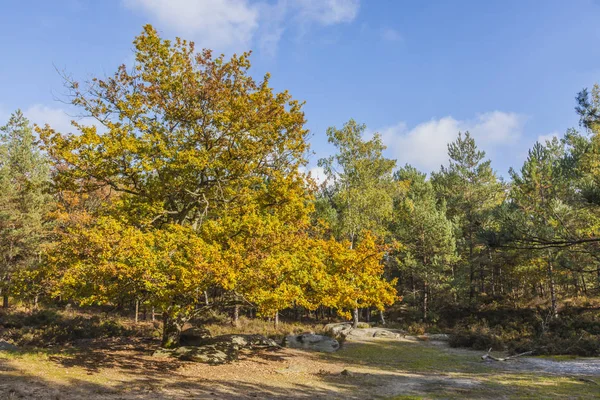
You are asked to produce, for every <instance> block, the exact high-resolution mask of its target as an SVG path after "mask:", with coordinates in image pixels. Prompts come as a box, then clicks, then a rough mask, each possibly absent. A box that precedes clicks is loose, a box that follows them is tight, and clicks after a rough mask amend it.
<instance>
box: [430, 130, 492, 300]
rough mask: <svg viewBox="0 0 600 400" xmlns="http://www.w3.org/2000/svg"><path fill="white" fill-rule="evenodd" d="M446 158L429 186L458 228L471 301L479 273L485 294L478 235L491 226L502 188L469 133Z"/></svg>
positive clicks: (482, 251)
mask: <svg viewBox="0 0 600 400" xmlns="http://www.w3.org/2000/svg"><path fill="white" fill-rule="evenodd" d="M448 155H449V156H450V163H449V166H448V168H446V167H443V166H442V168H441V169H440V171H439V172H438V173H433V174H432V182H433V185H434V188H435V190H436V192H437V193H438V196H439V197H440V198H441V199H443V200H444V201H445V202H446V204H447V210H448V211H447V213H448V217H449V218H450V219H451V220H452V221H453V222H454V223H455V226H456V228H457V232H456V237H457V239H458V241H457V244H458V252H459V255H460V256H461V260H462V261H461V264H462V265H463V266H464V268H461V270H466V275H467V282H468V296H469V299H470V300H473V299H474V296H475V293H476V280H477V277H476V273H477V271H478V270H479V281H480V292H483V291H484V290H485V271H484V265H485V264H484V263H483V262H482V257H483V256H485V251H484V242H483V241H482V240H481V238H480V233H481V231H482V229H483V228H484V227H485V226H486V224H488V223H489V222H490V216H491V212H492V210H493V209H494V208H495V207H496V206H497V205H499V204H500V203H501V202H502V199H503V197H504V190H503V189H504V187H503V184H502V182H500V181H499V180H498V178H497V176H496V173H495V172H494V170H493V169H492V167H491V162H490V160H486V159H485V152H484V151H482V150H479V149H478V148H477V145H476V144H475V139H474V138H473V137H472V136H471V134H470V133H469V132H465V134H464V135H463V134H462V133H459V134H458V138H457V139H456V141H454V142H453V143H450V144H449V145H448ZM457 272H459V273H460V272H461V271H457ZM463 276H464V274H461V276H457V278H458V279H461V278H462V277H463ZM460 286H462V285H460Z"/></svg>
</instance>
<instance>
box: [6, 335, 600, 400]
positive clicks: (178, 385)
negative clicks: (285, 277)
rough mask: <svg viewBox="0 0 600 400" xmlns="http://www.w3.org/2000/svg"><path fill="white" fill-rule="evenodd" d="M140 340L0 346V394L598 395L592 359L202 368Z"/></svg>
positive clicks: (357, 348) (285, 361)
mask: <svg viewBox="0 0 600 400" xmlns="http://www.w3.org/2000/svg"><path fill="white" fill-rule="evenodd" d="M151 353H152V345H149V344H148V343H141V342H124V341H122V342H102V343H91V344H88V345H86V346H83V347H79V348H74V349H71V350H70V351H68V352H41V353H39V352H20V353H6V352H5V353H2V352H0V399H52V400H61V399H86V400H98V399H158V400H162V399H165V400H166V399H256V398H258V399H371V398H373V399H374V398H402V397H397V396H405V395H406V396H408V395H410V396H417V398H494V399H498V398H522V397H525V395H526V396H530V398H600V379H598V378H597V377H600V361H599V360H597V359H584V360H568V361H554V360H548V359H539V358H520V359H518V360H514V361H511V362H505V363H499V362H482V361H481V360H480V356H481V352H475V351H470V350H463V349H449V348H447V347H446V346H444V345H440V344H434V343H426V342H415V341H413V340H406V339H405V340H382V339H379V340H371V341H368V342H354V343H346V344H345V345H344V347H343V348H342V350H340V351H338V352H337V353H334V354H320V353H310V352H305V351H300V350H292V349H280V350H275V351H262V352H259V353H254V354H244V355H243V356H242V357H241V359H240V360H239V361H237V362H235V363H231V364H227V365H219V366H209V365H204V364H198V363H186V362H179V361H171V360H164V359H157V358H153V357H152V356H151Z"/></svg>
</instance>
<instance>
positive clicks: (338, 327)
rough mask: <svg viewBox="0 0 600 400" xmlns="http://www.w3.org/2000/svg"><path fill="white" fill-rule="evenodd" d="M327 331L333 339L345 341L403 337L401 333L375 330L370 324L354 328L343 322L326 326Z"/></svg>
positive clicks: (382, 329)
mask: <svg viewBox="0 0 600 400" xmlns="http://www.w3.org/2000/svg"><path fill="white" fill-rule="evenodd" d="M325 330H326V331H327V332H328V333H329V334H330V335H332V336H333V337H337V338H343V339H359V340H360V339H367V338H389V339H398V338H400V337H403V336H404V335H403V333H402V332H401V331H397V330H392V329H384V328H375V327H372V326H371V325H369V324H359V326H358V328H356V329H355V328H353V327H352V323H350V322H341V323H337V324H328V325H325Z"/></svg>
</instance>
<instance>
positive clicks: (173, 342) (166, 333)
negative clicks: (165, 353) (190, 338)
mask: <svg viewBox="0 0 600 400" xmlns="http://www.w3.org/2000/svg"><path fill="white" fill-rule="evenodd" d="M182 327H183V324H182V323H180V322H179V321H177V319H176V318H173V317H171V316H169V313H168V312H167V311H165V312H163V335H162V343H161V346H162V347H164V348H166V349H172V348H175V347H177V346H179V337H180V336H181V328H182Z"/></svg>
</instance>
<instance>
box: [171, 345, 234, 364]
mask: <svg viewBox="0 0 600 400" xmlns="http://www.w3.org/2000/svg"><path fill="white" fill-rule="evenodd" d="M175 355H176V356H177V357H178V358H179V359H180V360H183V361H195V362H202V363H206V364H224V363H226V362H229V361H232V360H234V359H235V358H236V357H237V352H231V353H230V354H227V353H225V352H224V351H222V350H220V349H218V348H217V346H216V345H206V346H200V347H195V346H182V347H179V348H177V350H175Z"/></svg>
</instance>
